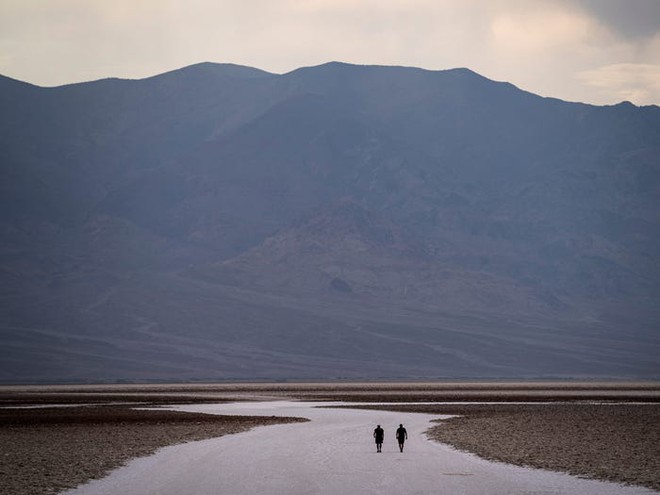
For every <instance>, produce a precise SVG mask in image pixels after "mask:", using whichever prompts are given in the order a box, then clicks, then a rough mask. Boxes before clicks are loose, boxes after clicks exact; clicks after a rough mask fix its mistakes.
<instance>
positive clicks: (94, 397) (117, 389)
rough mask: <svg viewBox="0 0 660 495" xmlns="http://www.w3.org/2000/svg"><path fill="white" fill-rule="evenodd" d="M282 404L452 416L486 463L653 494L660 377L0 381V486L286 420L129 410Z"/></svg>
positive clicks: (454, 436)
mask: <svg viewBox="0 0 660 495" xmlns="http://www.w3.org/2000/svg"><path fill="white" fill-rule="evenodd" d="M291 399H296V400H311V401H348V402H361V403H363V404H362V405H361V406H360V407H368V405H364V403H374V404H372V406H371V407H378V408H380V409H389V410H399V411H402V412H403V411H404V410H405V411H406V412H407V413H411V412H414V411H416V412H418V413H424V415H425V416H424V421H425V422H428V419H427V418H430V419H434V418H439V417H445V416H446V415H454V416H458V417H454V418H452V419H445V420H443V421H441V422H439V423H429V426H432V425H433V424H437V426H436V427H434V428H432V430H431V431H430V432H429V434H430V436H431V437H432V438H435V439H437V440H440V441H441V442H443V443H446V444H450V445H453V446H455V447H457V448H459V449H461V450H466V451H470V452H474V453H477V454H478V455H479V456H481V457H484V458H486V459H496V460H501V461H504V462H507V463H511V464H517V465H525V466H533V467H541V468H546V469H551V470H554V471H563V472H567V473H571V474H577V475H582V476H587V477H591V478H594V479H602V480H608V481H615V482H620V483H628V484H632V485H637V486H645V487H648V488H651V489H654V490H660V475H659V473H660V452H659V451H658V445H660V426H659V425H660V421H659V420H660V385H659V384H657V383H625V384H622V383H565V382H561V383H524V382H517V383H305V384H292V383H284V384H195V385H189V384H185V385H157V386H154V385H112V386H109V385H108V386H49V387H2V388H1V389H0V402H1V403H2V405H3V409H2V410H1V411H0V413H1V414H0V436H1V438H2V444H3V445H6V446H9V448H7V449H5V456H4V457H3V458H2V459H1V460H0V472H2V477H0V492H2V493H15V494H21V493H57V492H59V491H62V490H64V489H66V488H72V487H74V486H77V485H79V484H80V483H83V482H85V481H87V480H89V479H94V478H100V477H103V476H105V475H107V474H108V473H109V472H110V471H111V470H112V469H115V468H116V467H119V466H121V465H123V464H125V463H126V462H127V461H128V460H129V459H131V458H134V457H140V456H144V455H147V454H150V453H153V452H154V451H155V450H157V449H158V448H160V447H163V446H166V445H172V444H177V443H181V442H186V441H190V440H200V439H204V438H213V437H218V436H221V435H225V434H228V433H237V432H244V431H246V430H247V429H249V428H251V427H254V426H257V425H261V424H264V425H265V424H274V423H280V422H290V421H295V419H292V418H289V417H287V418H273V417H271V416H272V415H271V414H269V415H267V416H249V417H245V416H242V415H241V416H237V415H235V414H232V413H229V412H227V410H225V412H220V414H221V415H220V416H218V415H211V414H201V413H200V411H202V410H199V409H198V410H197V412H195V413H194V414H193V413H191V412H172V411H137V410H135V409H134V407H135V406H140V407H144V406H153V405H166V404H167V405H171V404H188V406H186V407H189V406H190V405H199V404H217V403H225V402H228V401H254V400H258V401H264V400H269V401H272V400H291ZM382 402H387V403H398V404H387V405H382V404H375V403H382ZM403 402H406V403H411V402H413V403H415V404H403ZM439 402H443V403H444V404H438V403H439ZM36 406H38V407H36ZM45 406H48V407H45ZM63 406H66V407H63ZM195 407H197V406H195ZM204 407H210V406H204ZM213 412H214V413H215V414H218V410H214V411H213ZM281 413H282V411H280V412H278V413H273V414H276V415H278V416H280V415H281ZM241 414H243V413H241ZM294 428H295V426H294ZM365 428H367V429H368V428H373V425H371V424H367V425H366V426H365ZM268 430H270V428H269V429H268ZM259 431H261V430H257V432H259ZM264 431H266V430H264ZM369 434H370V433H369ZM257 436H259V435H257ZM367 440H369V439H367ZM318 492H319V493H320V491H318ZM475 493H476V492H475ZM556 493H564V492H556ZM613 493H615V492H613ZM640 493H641V492H640Z"/></svg>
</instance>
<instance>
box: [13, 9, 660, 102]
mask: <svg viewBox="0 0 660 495" xmlns="http://www.w3.org/2000/svg"><path fill="white" fill-rule="evenodd" d="M331 60H340V61H344V62H351V63H359V64H385V65H408V66H417V67H423V68H427V69H448V68H453V67H469V68H470V69H472V70H475V71H477V72H479V73H480V74H482V75H484V76H486V77H489V78H491V79H495V80H501V81H510V82H512V83H514V84H516V85H517V86H519V87H521V88H523V89H526V90H528V91H532V92H534V93H538V94H541V95H544V96H554V97H558V98H562V99H565V100H571V101H586V102H590V103H596V104H611V103H616V102H619V101H622V100H629V101H632V102H633V103H636V104H638V105H647V104H660V0H112V1H110V0H0V74H3V75H6V76H10V77H13V78H16V79H21V80H24V81H28V82H31V83H34V84H38V85H42V86H55V85H60V84H66V83H71V82H79V81H87V80H92V79H99V78H103V77H109V76H116V77H125V78H141V77H146V76H150V75H154V74H158V73H161V72H165V71H167V70H172V69H175V68H179V67H183V66H186V65H190V64H193V63H197V62H202V61H211V62H233V63H237V64H242V65H250V66H254V67H259V68H261V69H264V70H268V71H271V72H276V73H283V72H288V71H290V70H293V69H295V68H297V67H300V66H309V65H317V64H320V63H324V62H328V61H331Z"/></svg>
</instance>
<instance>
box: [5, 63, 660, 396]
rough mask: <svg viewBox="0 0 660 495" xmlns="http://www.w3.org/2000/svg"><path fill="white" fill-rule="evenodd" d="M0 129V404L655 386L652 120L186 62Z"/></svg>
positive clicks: (659, 127)
mask: <svg viewBox="0 0 660 495" xmlns="http://www.w3.org/2000/svg"><path fill="white" fill-rule="evenodd" d="M0 114H1V115H2V119H1V120H0V131H1V132H0V174H1V175H0V178H1V179H0V236H1V237H0V239H1V240H2V243H1V245H0V280H1V282H2V284H1V289H0V290H1V292H0V298H1V299H0V301H1V302H0V339H1V342H2V348H1V350H0V353H1V356H2V359H1V361H0V381H2V382H5V383H18V382H45V381H60V382H67V381H72V382H99V381H154V380H155V381H160V380H162V381H173V380H174V381H185V380H286V379H309V380H312V379H438V378H440V379H441V378H451V379H457V378H468V379H469V378H494V379H495V378H506V379H509V378H626V379H630V378H637V379H640V378H658V377H660V366H659V364H658V359H657V356H658V355H660V335H659V333H658V329H659V328H660V297H659V296H660V264H659V258H658V253H660V228H659V227H660V108H659V107H658V106H655V105H653V106H646V107H637V106H635V105H633V104H631V103H628V102H623V103H620V104H618V105H612V106H593V105H587V104H582V103H571V102H565V101H561V100H558V99H553V98H543V97H540V96H537V95H534V94H531V93H528V92H525V91H523V90H520V89H518V88H516V87H515V86H513V85H511V84H508V83H502V82H495V81H491V80H489V79H487V78H485V77H482V76H480V75H478V74H476V73H474V72H472V71H470V70H468V69H453V70H446V71H427V70H423V69H417V68H408V67H386V66H357V65H349V64H344V63H338V62H332V63H328V64H324V65H320V66H316V67H306V68H301V69H298V70H295V71H293V72H290V73H287V74H283V75H278V74H271V73H268V72H264V71H261V70H258V69H253V68H249V67H242V66H237V65H231V64H212V63H202V64H198V65H194V66H190V67H186V68H183V69H180V70H175V71H172V72H168V73H165V74H161V75H157V76H154V77H150V78H147V79H141V80H122V79H105V80H100V81H94V82H88V83H80V84H72V85H67V86H60V87H54V88H43V87H37V86H34V85H30V84H27V83H24V82H20V81H16V80H13V79H10V78H6V77H2V76H0Z"/></svg>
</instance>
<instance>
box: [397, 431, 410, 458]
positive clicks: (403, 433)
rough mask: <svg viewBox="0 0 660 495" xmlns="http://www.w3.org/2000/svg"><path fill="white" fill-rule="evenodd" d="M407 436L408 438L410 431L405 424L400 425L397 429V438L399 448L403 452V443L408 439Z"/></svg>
mask: <svg viewBox="0 0 660 495" xmlns="http://www.w3.org/2000/svg"><path fill="white" fill-rule="evenodd" d="M407 438H408V432H407V431H406V429H405V428H404V427H403V425H399V427H398V428H397V429H396V439H397V440H398V442H399V450H400V451H401V452H403V443H404V442H405V441H406V439H407Z"/></svg>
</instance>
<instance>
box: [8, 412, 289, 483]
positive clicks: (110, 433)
mask: <svg viewBox="0 0 660 495" xmlns="http://www.w3.org/2000/svg"><path fill="white" fill-rule="evenodd" d="M293 421H301V420H300V419H297V418H276V417H266V418H264V417H246V416H214V415H210V414H192V413H183V412H173V411H164V410H163V411H139V410H133V409H129V408H127V407H118V406H114V407H110V406H94V407H89V406H87V407H75V408H69V407H67V408H43V409H4V410H0V445H2V455H0V493H2V494H12V495H37V494H52V493H58V492H60V491H63V490H65V489H68V488H73V487H75V486H77V485H79V484H81V483H83V482H85V481H88V480H90V479H94V478H100V477H102V476H104V475H106V474H107V473H109V472H110V471H111V470H113V469H115V468H117V467H119V466H121V465H122V464H125V463H126V462H127V461H129V460H130V459H133V458H135V457H142V456H145V455H148V454H151V453H153V452H154V451H156V450H157V449H159V448H161V447H165V446H167V445H173V444H177V443H183V442H189V441H194V440H203V439H207V438H212V437H219V436H222V435H228V434H232V433H238V432H242V431H246V430H249V429H250V428H253V427H256V426H262V425H271V424H280V423H288V422H293Z"/></svg>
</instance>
